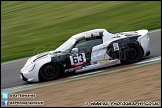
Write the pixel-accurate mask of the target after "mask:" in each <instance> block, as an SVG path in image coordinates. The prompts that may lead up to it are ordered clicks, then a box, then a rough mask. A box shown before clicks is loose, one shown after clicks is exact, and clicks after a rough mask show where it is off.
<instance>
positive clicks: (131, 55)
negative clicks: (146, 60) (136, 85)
mask: <svg viewBox="0 0 162 108" xmlns="http://www.w3.org/2000/svg"><path fill="white" fill-rule="evenodd" d="M125 56H126V57H125V60H124V62H125V63H135V62H138V61H140V60H141V58H142V56H143V50H142V48H141V47H140V46H138V45H136V44H130V45H128V48H127V49H126V52H125Z"/></svg>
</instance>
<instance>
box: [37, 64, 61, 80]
mask: <svg viewBox="0 0 162 108" xmlns="http://www.w3.org/2000/svg"><path fill="white" fill-rule="evenodd" d="M59 76H60V67H59V66H58V65H57V64H46V65H44V66H43V67H42V68H41V69H40V72H39V78H40V81H50V80H55V79H57V78H58V77H59Z"/></svg>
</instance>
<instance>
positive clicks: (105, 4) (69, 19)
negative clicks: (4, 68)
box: [1, 1, 161, 62]
mask: <svg viewBox="0 0 162 108" xmlns="http://www.w3.org/2000/svg"><path fill="white" fill-rule="evenodd" d="M96 28H105V29H107V30H108V31H111V32H121V31H129V30H138V29H148V30H152V29H156V28H161V1H125V2H123V1H39V2H38V1H2V2H1V39H2V40H1V62H4V61H9V60H14V59H18V58H23V57H28V56H33V55H35V54H36V53H41V52H45V51H50V50H54V49H55V48H57V47H58V46H60V45H61V44H62V43H63V42H65V41H66V40H67V39H68V38H70V37H71V36H72V35H74V34H77V33H79V32H83V31H87V30H91V29H96Z"/></svg>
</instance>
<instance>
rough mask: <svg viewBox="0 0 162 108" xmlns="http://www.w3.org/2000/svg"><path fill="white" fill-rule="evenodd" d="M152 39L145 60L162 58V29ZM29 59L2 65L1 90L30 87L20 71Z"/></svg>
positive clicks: (153, 33) (153, 32) (150, 33)
mask: <svg viewBox="0 0 162 108" xmlns="http://www.w3.org/2000/svg"><path fill="white" fill-rule="evenodd" d="M148 35H149V37H150V45H149V49H150V52H151V54H150V56H148V57H145V58H144V59H148V58H152V57H157V56H161V29H157V30H153V31H149V33H148ZM27 59H28V58H24V59H19V60H14V61H10V62H4V63H1V89H4V88H9V87H14V86H20V85H28V84H31V83H27V82H24V81H22V80H21V79H20V70H21V68H22V67H23V66H24V64H25V63H26V61H27Z"/></svg>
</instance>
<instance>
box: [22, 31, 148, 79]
mask: <svg viewBox="0 0 162 108" xmlns="http://www.w3.org/2000/svg"><path fill="white" fill-rule="evenodd" d="M147 33H148V30H138V31H130V32H121V33H110V32H108V31H107V30H106V29H94V30H90V31H86V32H82V33H79V34H76V35H74V36H72V37H71V38H70V39H68V40H67V41H66V42H65V43H63V44H62V45H61V46H60V47H58V48H57V49H56V50H54V51H49V52H45V53H41V54H38V55H35V56H33V57H31V58H29V59H28V60H27V62H26V64H25V65H24V67H23V68H22V69H21V75H20V77H21V79H22V80H24V81H27V82H39V81H50V80H54V79H57V78H59V77H60V76H61V75H63V74H66V73H77V72H83V71H87V70H92V69H97V68H102V67H107V66H112V65H116V64H121V63H122V62H125V63H134V62H138V61H140V60H141V58H142V57H143V56H149V55H150V51H149V48H148V47H149V37H148V35H147Z"/></svg>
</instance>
